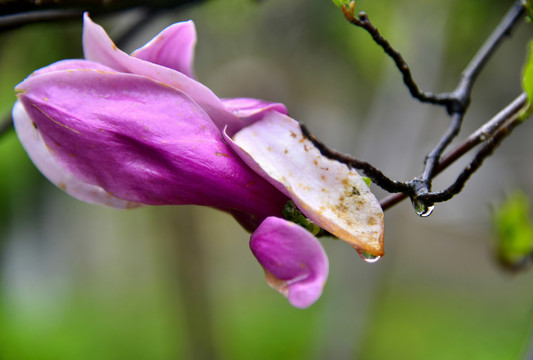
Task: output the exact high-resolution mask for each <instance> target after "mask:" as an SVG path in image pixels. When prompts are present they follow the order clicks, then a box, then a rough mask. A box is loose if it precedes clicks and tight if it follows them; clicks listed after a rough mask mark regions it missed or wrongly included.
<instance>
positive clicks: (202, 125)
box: [17, 69, 286, 219]
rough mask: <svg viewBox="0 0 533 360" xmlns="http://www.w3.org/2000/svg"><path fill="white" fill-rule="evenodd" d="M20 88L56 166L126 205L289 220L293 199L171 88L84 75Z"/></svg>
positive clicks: (46, 77)
mask: <svg viewBox="0 0 533 360" xmlns="http://www.w3.org/2000/svg"><path fill="white" fill-rule="evenodd" d="M17 90H18V91H19V94H18V97H19V99H20V100H21V102H22V103H23V105H24V108H25V110H26V111H27V113H28V115H29V116H30V118H31V120H32V121H33V122H34V123H36V125H37V127H38V129H39V132H40V134H41V135H42V137H43V140H44V142H45V144H46V145H47V146H48V148H49V149H50V151H51V153H52V154H53V156H54V159H55V160H56V161H57V162H58V163H59V164H60V165H61V166H63V167H65V168H66V169H68V171H69V172H70V173H71V174H72V175H73V176H75V177H76V178H78V179H80V180H81V181H83V182H85V183H88V184H92V185H96V186H98V187H101V188H102V189H104V190H105V191H106V192H107V193H110V194H112V195H113V196H115V197H117V198H120V199H123V200H126V201H133V202H139V203H143V204H151V205H172V204H173V205H178V204H196V205H206V206H213V207H216V208H219V209H222V210H228V211H229V210H230V209H235V210H239V211H244V212H247V213H250V214H253V215H254V216H256V218H257V219H262V218H264V217H266V216H268V215H270V214H277V213H279V212H281V209H282V207H283V204H284V202H285V201H286V198H285V196H284V195H283V194H281V193H280V192H279V191H277V190H276V189H275V188H274V187H272V185H270V184H269V183H268V182H266V181H265V180H263V179H262V178H261V177H259V176H258V175H257V174H255V173H254V172H253V171H252V170H250V169H249V168H248V167H247V166H245V165H244V164H243V163H242V162H241V160H240V159H239V158H238V157H236V156H235V155H234V154H233V153H232V151H231V149H229V148H228V146H227V145H226V144H225V143H224V141H223V140H222V137H221V134H220V131H219V130H218V129H217V128H216V127H215V125H214V124H213V123H212V121H211V119H210V118H209V116H208V115H207V114H206V113H205V112H204V111H203V110H202V109H201V108H200V107H199V106H198V105H197V104H196V103H195V102H194V101H193V100H192V99H191V98H189V97H188V96H187V95H186V94H184V93H183V92H181V91H178V90H176V89H174V88H172V87H169V86H167V85H165V84H162V83H159V82H156V81H154V80H152V79H149V78H146V77H143V76H138V75H133V74H122V73H116V72H103V71H94V70H87V69H83V70H64V71H55V72H45V73H43V74H41V75H37V76H32V77H29V78H27V79H26V80H25V81H24V82H23V83H21V84H19V85H18V86H17Z"/></svg>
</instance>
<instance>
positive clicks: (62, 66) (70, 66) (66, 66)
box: [30, 60, 114, 76]
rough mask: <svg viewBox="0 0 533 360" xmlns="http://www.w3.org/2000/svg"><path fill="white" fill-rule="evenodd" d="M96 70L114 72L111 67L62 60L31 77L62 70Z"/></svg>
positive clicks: (35, 72) (91, 62)
mask: <svg viewBox="0 0 533 360" xmlns="http://www.w3.org/2000/svg"><path fill="white" fill-rule="evenodd" d="M84 69H86V70H96V71H114V70H113V69H111V68H110V67H107V66H105V65H102V64H99V63H95V62H93V61H88V60H61V61H58V62H55V63H53V64H50V65H48V66H46V67H44V68H41V69H39V70H36V71H34V72H33V73H32V74H31V75H30V76H36V75H42V74H46V73H49V72H54V71H60V70H84Z"/></svg>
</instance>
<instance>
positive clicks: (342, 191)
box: [229, 112, 384, 256]
mask: <svg viewBox="0 0 533 360" xmlns="http://www.w3.org/2000/svg"><path fill="white" fill-rule="evenodd" d="M229 143H230V145H231V146H232V148H233V149H234V150H235V151H236V152H237V153H238V154H239V155H240V156H241V158H242V159H243V160H244V161H245V162H246V163H247V164H248V165H249V166H250V167H252V169H254V170H255V171H257V172H258V173H259V174H260V175H262V176H263V177H264V178H265V179H267V180H269V181H270V182H271V183H272V184H273V185H274V186H276V187H277V188H278V189H279V190H280V191H282V192H284V193H285V194H286V195H287V196H289V197H290V198H291V199H292V200H293V201H294V202H295V204H296V205H297V206H298V208H299V209H300V210H301V211H302V212H303V213H304V214H305V215H306V216H307V217H308V218H310V219H311V220H313V221H314V222H315V223H316V224H317V225H319V226H320V227H322V228H323V229H326V230H327V231H329V232H330V233H332V234H333V235H335V236H337V237H339V238H340V239H342V240H344V241H346V242H348V243H350V244H351V245H352V246H353V247H354V248H356V249H357V250H360V251H365V252H368V253H370V254H373V255H379V256H382V255H383V254H384V250H383V235H384V224H383V217H384V216H383V211H382V209H381V206H380V205H379V202H378V200H377V199H376V197H375V196H374V194H372V192H370V189H369V188H368V186H367V185H366V184H365V182H364V180H363V179H362V178H361V176H360V175H359V174H357V172H355V171H354V170H350V169H349V168H348V167H347V166H346V165H344V164H342V163H340V162H337V161H334V160H330V159H328V158H326V157H324V156H322V155H321V154H320V151H319V150H318V149H317V148H315V146H314V145H313V144H312V143H311V142H310V141H309V140H308V139H306V138H305V137H304V136H303V135H302V132H301V130H300V127H299V125H298V122H296V121H295V120H293V119H291V118H289V117H287V116H285V115H282V114H280V113H277V112H271V113H269V114H268V115H266V116H265V118H264V119H263V120H261V121H258V122H256V123H254V124H252V125H250V126H248V127H245V128H244V129H242V130H241V131H239V132H238V133H237V134H236V135H235V136H234V139H233V142H231V141H229Z"/></svg>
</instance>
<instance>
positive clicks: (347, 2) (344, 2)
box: [331, 0, 351, 8]
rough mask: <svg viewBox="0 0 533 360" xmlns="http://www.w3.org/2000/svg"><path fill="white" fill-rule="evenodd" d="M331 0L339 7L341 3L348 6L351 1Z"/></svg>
mask: <svg viewBox="0 0 533 360" xmlns="http://www.w3.org/2000/svg"><path fill="white" fill-rule="evenodd" d="M331 1H333V3H334V4H335V5H337V6H338V7H340V8H341V7H342V6H343V5H344V6H349V5H350V3H351V0H331Z"/></svg>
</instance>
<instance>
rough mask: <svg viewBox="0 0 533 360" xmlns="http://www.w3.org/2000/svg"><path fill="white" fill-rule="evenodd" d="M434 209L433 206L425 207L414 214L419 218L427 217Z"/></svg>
mask: <svg viewBox="0 0 533 360" xmlns="http://www.w3.org/2000/svg"><path fill="white" fill-rule="evenodd" d="M434 209H435V205H431V206H426V207H425V208H424V209H423V210H421V211H417V212H416V214H417V215H418V216H421V217H428V216H429V215H431V213H432V212H433V210H434Z"/></svg>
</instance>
